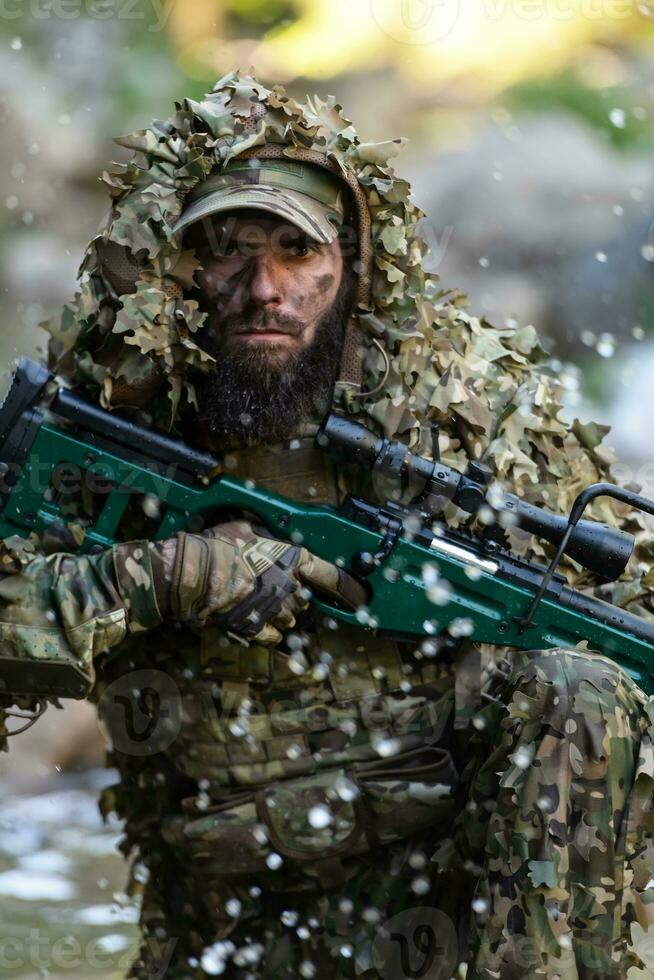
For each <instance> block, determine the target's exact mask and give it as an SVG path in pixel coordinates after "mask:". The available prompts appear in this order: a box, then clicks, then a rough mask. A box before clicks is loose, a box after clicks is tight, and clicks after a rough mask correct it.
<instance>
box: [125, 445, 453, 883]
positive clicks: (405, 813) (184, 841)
mask: <svg viewBox="0 0 654 980" xmlns="http://www.w3.org/2000/svg"><path fill="white" fill-rule="evenodd" d="M226 466H227V467H228V468H229V469H230V470H231V472H233V473H234V474H235V475H237V476H238V477H240V478H244V479H247V478H252V479H255V480H256V481H257V483H258V484H260V485H263V486H265V487H266V488H268V489H270V490H273V491H275V492H278V493H281V494H284V495H286V496H289V497H292V498H294V499H296V500H302V501H310V502H315V503H318V502H321V503H330V504H335V503H337V502H338V500H339V498H340V497H342V495H343V492H344V491H345V490H346V489H347V487H345V485H344V478H343V473H342V471H339V472H338V473H337V472H336V470H335V468H334V464H333V463H332V462H331V461H330V460H328V458H327V456H326V455H325V454H323V453H321V452H320V451H319V450H317V449H315V448H314V447H313V432H310V431H303V433H302V434H301V436H300V437H299V438H297V439H294V440H293V441H292V442H291V443H290V444H286V445H284V446H273V447H269V448H261V447H257V448H256V449H252V450H239V451H237V452H234V453H233V454H232V455H231V456H229V457H228V458H227V460H226ZM171 633H173V628H172V627H171V626H170V624H164V625H163V626H162V627H160V628H159V629H158V630H156V631H154V633H152V634H150V642H149V644H148V645H149V646H150V647H152V648H153V649H154V648H157V650H158V651H159V653H158V655H160V652H161V648H162V647H161V643H159V645H157V641H156V636H157V635H158V634H162V639H163V638H164V637H165V638H166V640H167V641H170V636H171ZM173 645H174V647H175V651H176V657H177V663H178V664H179V661H180V659H181V660H183V661H184V662H185V663H186V664H187V665H189V666H190V669H188V668H187V669H186V670H184V671H179V672H178V673H177V674H176V676H175V681H176V683H177V684H178V686H179V689H180V691H181V698H182V725H181V730H180V732H179V734H178V736H177V737H176V738H175V739H174V741H173V742H172V744H171V745H170V747H169V748H168V749H167V750H166V752H167V756H168V759H169V760H170V761H172V763H173V764H174V767H175V769H176V770H177V772H179V773H180V774H181V775H182V776H183V777H184V778H185V779H187V780H188V781H189V782H190V781H191V780H192V781H195V782H197V784H198V786H199V787H200V791H199V793H198V794H197V795H194V796H189V797H186V798H184V799H183V800H181V802H180V812H178V813H176V814H175V815H173V816H169V817H167V818H166V819H165V821H164V827H163V834H164V837H165V839H166V841H167V842H168V843H169V844H171V845H172V846H173V847H174V848H175V849H176V850H178V851H179V850H181V852H182V853H183V854H186V855H187V858H188V860H189V862H190V866H191V867H193V868H194V874H196V873H197V875H198V876H200V878H201V879H202V880H204V881H206V883H207V887H208V886H209V883H210V882H211V881H212V880H214V879H215V878H216V877H218V878H220V877H224V876H230V875H242V874H249V873H266V872H267V871H269V870H270V868H271V867H272V865H271V864H270V862H271V860H273V859H272V858H271V854H273V855H278V856H279V858H280V859H281V860H282V861H284V862H285V864H286V868H287V870H288V868H289V864H290V867H291V868H293V867H294V868H300V869H301V870H302V872H303V873H304V874H305V875H306V874H307V873H308V874H309V875H317V876H319V878H320V880H321V882H322V884H323V885H324V884H328V883H329V882H331V881H333V880H336V878H338V877H339V876H340V875H342V874H343V873H345V872H344V868H346V865H344V864H343V859H344V858H348V857H351V856H354V855H356V854H360V853H364V852H365V851H367V850H369V849H370V848H371V847H373V846H376V845H382V844H385V843H388V842H390V841H394V840H398V839H400V838H403V837H406V836H408V835H410V834H412V833H414V832H416V831H418V830H421V829H424V828H425V827H426V826H429V825H430V824H434V823H440V824H441V825H442V821H447V820H449V819H450V816H451V810H452V791H453V787H454V785H455V783H456V780H457V774H456V771H455V768H454V766H453V763H452V759H451V757H450V754H449V752H448V751H447V750H446V749H445V748H443V730H444V727H445V725H446V724H448V721H449V718H450V716H451V705H452V700H453V696H452V692H451V672H450V671H449V670H447V669H446V668H444V667H443V666H442V665H441V664H439V663H438V662H436V661H435V660H434V659H429V658H428V657H425V656H422V655H421V654H420V652H419V651H415V650H413V649H411V650H409V651H408V652H407V651H403V650H402V649H401V647H400V646H399V645H398V644H397V643H395V642H394V641H391V640H389V639H381V638H379V637H377V636H375V635H374V634H373V633H371V632H369V631H365V630H363V629H358V628H353V627H350V626H347V625H344V624H338V625H337V624H336V622H335V621H329V620H323V619H322V617H315V616H313V615H311V614H310V615H308V616H307V618H306V620H305V621H303V622H302V623H298V627H297V629H296V630H294V631H293V632H292V633H291V634H290V636H287V638H286V642H285V645H284V646H283V647H280V648H272V649H271V648H269V647H263V646H258V645H256V644H250V645H249V646H246V645H243V644H241V643H239V642H236V641H235V640H232V639H230V638H229V637H227V636H226V635H225V634H224V632H223V631H222V630H219V629H213V628H205V629H203V630H201V631H199V632H198V633H191V632H190V631H189V630H187V629H185V628H184V629H181V630H178V631H177V632H176V633H175V637H174V641H173ZM149 662H150V663H152V661H151V659H149ZM106 721H107V723H108V724H109V727H110V728H111V721H110V719H106ZM274 860H277V858H274Z"/></svg>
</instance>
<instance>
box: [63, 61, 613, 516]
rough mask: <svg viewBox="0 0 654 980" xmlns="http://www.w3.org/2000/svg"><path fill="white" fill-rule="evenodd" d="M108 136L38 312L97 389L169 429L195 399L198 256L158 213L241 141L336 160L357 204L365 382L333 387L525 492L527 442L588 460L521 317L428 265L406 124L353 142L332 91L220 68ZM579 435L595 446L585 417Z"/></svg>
mask: <svg viewBox="0 0 654 980" xmlns="http://www.w3.org/2000/svg"><path fill="white" fill-rule="evenodd" d="M117 142H118V143H119V144H120V145H121V146H123V147H128V148H130V149H132V150H133V151H134V154H133V157H132V159H131V160H130V161H129V162H128V163H127V164H124V165H119V166H116V167H115V168H114V169H113V170H112V171H110V172H105V173H104V174H103V176H102V181H103V183H104V184H105V185H106V186H107V188H108V190H109V192H110V194H111V198H112V205H111V210H110V212H109V215H108V218H107V221H106V223H105V226H104V228H103V229H102V231H101V232H100V234H99V235H98V236H97V237H96V238H95V239H94V240H93V241H92V242H91V243H90V244H89V246H88V249H87V251H86V254H85V257H84V260H83V262H82V265H81V268H80V281H79V292H78V293H77V295H76V297H75V299H74V301H73V302H72V304H70V305H68V306H66V307H65V308H64V310H63V313H62V314H61V316H60V317H58V318H57V319H56V320H55V321H53V322H52V323H50V324H49V327H48V329H49V330H50V332H51V334H52V340H51V344H50V360H51V364H52V365H53V366H54V367H56V368H57V370H58V371H59V372H60V373H61V374H63V375H64V376H66V377H68V378H69V379H70V380H71V381H72V382H73V383H74V384H76V385H77V386H79V387H81V388H83V389H86V390H87V391H88V392H90V393H92V394H93V396H94V397H96V398H99V399H100V401H101V403H102V404H103V405H104V406H105V407H109V408H114V407H115V408H121V409H124V408H126V407H129V408H132V409H136V410H138V411H140V412H142V413H144V414H145V415H146V420H148V421H153V422H155V423H156V424H158V425H160V426H163V427H164V428H168V429H175V428H177V426H178V423H179V421H180V419H183V417H184V413H185V411H187V410H188V409H189V408H190V407H192V406H193V405H194V402H195V391H194V388H193V384H192V380H191V377H190V375H189V369H190V368H193V369H200V370H211V366H212V358H211V356H210V355H209V354H207V353H206V352H205V351H204V350H203V349H202V331H203V320H204V315H203V314H201V313H200V312H199V311H198V308H197V304H196V303H195V302H194V301H193V300H190V299H187V298H186V297H185V290H186V291H188V287H190V286H191V285H192V277H193V274H194V271H195V270H196V269H197V267H198V263H197V260H196V257H195V254H194V253H193V252H192V251H189V250H184V249H183V248H182V247H181V244H180V242H179V241H176V239H175V236H173V235H172V234H171V228H172V226H173V225H174V223H175V220H176V219H177V218H178V216H179V215H180V213H181V211H182V208H183V206H184V203H185V199H186V196H187V194H188V193H189V192H190V191H191V190H192V189H193V188H194V187H195V186H196V185H197V184H198V182H199V181H201V180H203V179H204V178H205V177H206V176H207V175H208V174H209V173H210V172H211V171H212V170H214V169H215V168H216V167H220V166H223V165H224V164H226V163H227V162H228V161H230V160H232V159H233V158H234V157H236V156H239V155H242V154H256V155H257V156H261V157H264V156H265V155H267V154H279V153H283V154H284V155H286V156H288V157H291V158H293V157H295V158H299V159H309V160H310V159H314V160H315V161H320V165H322V166H327V167H328V168H331V169H332V170H333V171H334V172H337V173H339V174H340V175H341V177H342V178H343V180H345V181H346V182H347V184H348V185H349V187H350V189H351V191H352V194H353V197H354V200H355V202H356V206H357V215H358V220H357V230H358V232H359V238H360V255H359V262H358V265H357V272H358V274H359V286H360V288H359V295H358V305H357V307H356V309H355V311H354V314H353V318H352V319H353V321H354V322H355V324H356V327H357V328H358V329H359V330H360V335H359V336H360V339H361V346H362V348H363V353H364V357H363V376H362V387H361V388H360V390H357V389H356V387H355V386H348V385H342V384H341V385H337V387H336V391H335V395H334V399H335V402H336V403H337V405H338V406H339V407H340V408H341V409H343V410H345V411H347V412H352V413H354V412H356V413H357V414H360V416H361V417H362V418H363V419H364V420H365V419H366V417H367V418H368V420H374V424H376V426H377V427H379V428H381V430H382V431H383V432H384V433H385V434H386V435H388V436H394V435H395V436H401V437H402V438H403V439H405V440H406V441H408V442H409V443H410V444H411V446H412V448H414V449H419V450H420V451H422V452H428V451H429V448H430V438H429V432H428V425H427V424H426V423H427V422H429V421H436V422H438V423H439V425H440V426H441V450H442V453H443V459H444V460H445V461H447V462H448V463H450V464H451V465H458V466H464V465H465V461H466V458H467V457H469V456H476V457H479V455H481V453H482V452H483V453H484V454H485V455H486V458H487V460H488V461H489V462H491V464H492V465H493V466H494V468H495V469H496V472H497V473H498V475H500V476H501V477H504V478H508V479H510V482H511V483H512V484H513V486H514V487H515V486H516V484H522V485H524V486H525V489H526V490H527V491H528V492H529V491H530V492H529V495H530V496H533V497H534V498H536V499H537V498H539V497H541V493H542V490H543V489H544V488H543V486H542V484H541V480H542V478H543V476H544V472H545V469H544V467H543V466H542V465H539V462H538V461H539V460H540V461H541V462H542V461H545V460H546V461H547V462H548V465H549V472H548V475H547V482H550V481H551V480H552V477H553V476H555V478H556V476H558V477H563V476H570V475H572V467H578V471H576V472H575V477H576V479H575V480H574V481H573V482H574V483H577V482H578V481H579V480H581V479H586V478H587V477H589V476H591V475H592V474H591V473H590V472H589V470H592V469H593V467H592V466H589V465H588V463H587V462H585V461H584V460H586V461H587V457H583V456H581V455H580V454H579V453H578V452H577V453H576V456H577V460H576V461H574V460H571V459H570V458H569V453H568V452H567V451H566V448H565V446H564V441H565V440H566V438H568V437H567V436H566V427H565V426H564V425H563V423H562V422H561V421H559V420H558V418H557V414H558V410H559V397H558V395H559V391H560V390H559V386H558V384H556V383H554V382H553V381H552V380H551V379H549V380H543V378H542V377H541V378H540V380H538V379H537V378H536V377H535V376H534V375H533V364H534V362H535V361H540V360H541V359H542V352H541V350H540V348H539V347H538V343H537V337H536V332H535V330H534V328H533V327H531V326H527V327H522V328H518V327H515V326H506V327H503V328H495V327H492V326H490V325H489V324H487V323H486V322H484V321H480V320H478V319H477V318H475V317H471V316H469V315H468V314H467V313H466V312H465V311H464V310H463V309H462V308H461V304H460V302H459V298H458V297H457V296H456V295H452V294H446V293H445V292H443V291H439V288H438V285H437V279H436V277H435V276H433V275H430V274H428V273H426V272H425V270H424V268H423V260H424V258H425V256H426V255H427V252H428V249H427V247H426V244H425V242H424V240H423V239H422V238H421V236H420V235H419V234H418V231H417V227H416V226H417V223H418V221H419V220H420V218H421V217H423V213H422V211H420V209H419V208H418V207H417V206H416V205H415V204H414V203H413V202H412V201H411V199H410V186H409V184H408V182H407V181H405V180H402V179H401V178H400V177H398V176H397V175H396V174H395V172H394V170H393V168H392V167H391V166H390V164H389V160H390V159H391V158H392V157H394V156H395V155H396V154H397V152H398V151H399V150H400V149H401V147H402V145H403V143H404V142H405V141H404V140H403V139H394V140H390V141H388V142H383V143H365V142H361V141H360V139H359V137H358V136H357V133H356V131H355V129H354V127H353V125H352V123H351V122H350V120H349V119H347V118H346V116H345V115H344V114H343V112H342V110H341V107H340V106H339V105H338V104H337V103H336V101H335V99H334V98H333V97H328V98H327V99H326V100H322V99H321V98H319V97H318V96H314V97H313V98H309V97H307V99H306V102H303V103H299V102H296V101H294V100H293V99H291V98H290V97H289V96H288V95H287V94H286V93H285V91H284V89H283V88H281V87H280V86H274V87H273V88H272V89H268V88H266V87H265V86H263V85H262V84H260V83H259V82H258V81H257V80H256V79H255V78H253V77H252V76H250V75H245V74H242V73H240V72H234V73H231V74H229V75H227V76H226V77H225V78H223V79H221V80H220V81H219V82H218V83H217V84H216V86H215V88H214V89H213V91H212V92H211V93H209V94H208V95H206V96H205V98H204V99H203V100H202V101H201V102H194V101H192V100H190V99H185V100H184V101H183V102H182V103H181V104H179V105H178V106H177V109H176V112H175V113H174V115H172V116H171V117H170V118H169V119H168V120H167V121H165V122H162V121H155V122H153V123H152V125H151V127H150V128H149V129H145V130H142V131H140V132H137V133H133V134H132V135H131V136H128V137H122V138H120V139H118V140H117ZM190 373H191V374H192V372H190ZM145 406H147V412H146V411H145ZM584 442H586V443H587V448H588V449H590V450H591V452H592V453H593V455H594V457H595V461H596V462H600V460H599V458H598V456H597V452H598V450H597V444H598V442H599V438H598V436H597V433H596V432H595V430H593V431H592V432H590V433H587V434H586V435H584ZM571 464H572V465H571ZM539 484H540V486H539ZM549 503H550V506H552V505H553V504H554V503H555V501H554V500H553V499H552V500H550V501H549ZM561 503H562V504H563V503H564V502H563V501H561Z"/></svg>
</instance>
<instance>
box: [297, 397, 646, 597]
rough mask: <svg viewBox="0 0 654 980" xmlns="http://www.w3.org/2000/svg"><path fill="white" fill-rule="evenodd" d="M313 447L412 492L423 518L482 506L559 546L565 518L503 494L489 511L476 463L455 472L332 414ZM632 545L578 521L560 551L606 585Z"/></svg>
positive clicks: (628, 537)
mask: <svg viewBox="0 0 654 980" xmlns="http://www.w3.org/2000/svg"><path fill="white" fill-rule="evenodd" d="M316 445H317V446H319V447H320V449H323V450H324V451H325V452H327V453H329V455H330V456H332V457H333V458H334V459H336V460H339V461H341V462H350V463H356V464H357V465H359V466H361V467H362V468H363V469H367V470H371V471H373V472H376V473H380V474H383V475H384V476H386V477H387V478H390V479H391V480H393V481H395V482H396V484H397V488H398V489H399V490H400V491H405V490H408V489H409V490H411V491H412V492H414V496H413V498H412V500H411V504H410V506H411V507H412V508H416V509H417V510H419V511H420V513H421V514H422V515H423V517H424V518H425V519H431V518H433V517H435V516H436V515H437V514H440V513H441V512H442V510H443V507H444V506H445V503H446V502H447V501H448V500H449V501H452V503H454V504H456V506H457V507H459V508H460V509H461V510H464V511H466V513H469V514H475V513H476V512H477V511H478V510H479V508H480V507H481V505H482V504H486V505H487V506H490V507H491V509H492V510H493V511H494V512H495V513H496V514H498V515H502V514H504V515H506V516H507V517H508V520H507V519H505V520H504V521H502V520H500V522H499V523H500V524H503V525H507V524H513V525H514V526H516V527H518V528H520V529H521V530H523V531H527V532H528V533H529V534H532V535H534V536H535V537H538V538H542V539H543V540H545V541H548V542H549V543H550V544H553V545H559V544H560V543H561V541H562V540H563V536H564V534H565V533H566V530H567V528H568V523H569V521H568V518H567V517H563V516H561V515H559V514H552V513H550V512H549V511H547V510H544V509H543V508H542V507H536V506H535V505H533V504H528V503H526V502H525V501H524V500H520V498H519V497H516V496H514V495H513V494H504V497H503V503H502V506H500V507H493V506H492V505H491V504H489V502H488V500H487V497H486V494H487V487H486V479H487V478H486V474H485V472H484V468H483V467H482V466H481V465H479V464H478V463H472V464H471V466H470V468H469V471H468V473H459V471H458V470H455V469H453V468H452V467H449V466H445V465H444V464H443V463H441V462H440V461H438V460H436V461H434V460H431V459H427V458H426V457H425V456H418V455H417V454H415V453H412V452H411V451H410V450H409V447H408V446H406V445H405V444H404V443H403V442H399V441H396V440H391V439H385V438H384V437H383V436H378V435H376V434H375V433H374V432H371V431H370V430H369V429H367V428H366V427H365V426H363V425H361V424H360V423H359V422H354V421H353V420H351V419H349V418H346V417H345V416H343V415H338V414H337V413H332V414H330V415H328V416H327V417H326V418H325V419H324V421H323V423H322V425H321V426H320V429H319V431H318V434H317V436H316ZM509 515H512V516H509ZM633 547H634V539H633V537H632V535H630V534H627V533H625V532H624V531H618V530H616V529H615V528H612V527H609V526H608V525H606V524H600V523H599V522H597V521H579V522H578V524H577V525H576V527H575V528H574V530H573V531H572V533H571V535H570V540H569V541H568V544H567V546H566V548H565V552H564V553H565V554H566V555H568V557H570V558H572V559H573V560H574V561H576V562H579V564H580V565H582V566H583V567H584V568H586V569H588V570H589V571H591V572H593V573H594V574H595V575H597V576H599V577H600V578H602V579H603V580H604V581H607V582H612V581H614V580H615V579H617V578H619V576H620V575H621V574H622V572H623V571H624V569H625V567H626V565H627V562H628V561H629V558H630V557H631V553H632V551H633Z"/></svg>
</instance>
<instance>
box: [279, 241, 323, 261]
mask: <svg viewBox="0 0 654 980" xmlns="http://www.w3.org/2000/svg"><path fill="white" fill-rule="evenodd" d="M319 248H320V246H319V244H318V243H317V242H309V241H306V240H304V241H299V242H292V243H291V244H290V245H287V246H286V248H285V251H286V252H287V254H288V255H295V256H297V257H298V258H301V259H303V258H305V257H306V256H307V255H312V254H313V253H314V252H317V251H318V249H319Z"/></svg>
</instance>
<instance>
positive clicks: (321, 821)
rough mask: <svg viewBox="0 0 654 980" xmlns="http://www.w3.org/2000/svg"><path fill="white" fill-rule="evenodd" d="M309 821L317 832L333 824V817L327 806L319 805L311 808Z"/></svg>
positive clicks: (308, 816)
mask: <svg viewBox="0 0 654 980" xmlns="http://www.w3.org/2000/svg"><path fill="white" fill-rule="evenodd" d="M307 819H308V821H309V823H310V824H311V826H312V827H315V828H316V829H317V830H322V829H323V828H325V827H328V826H329V825H330V823H331V822H332V815H331V813H330V812H329V810H328V808H327V807H326V806H324V805H323V804H322V803H319V804H317V805H316V806H312V807H311V809H310V810H309V813H308V814H307Z"/></svg>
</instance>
